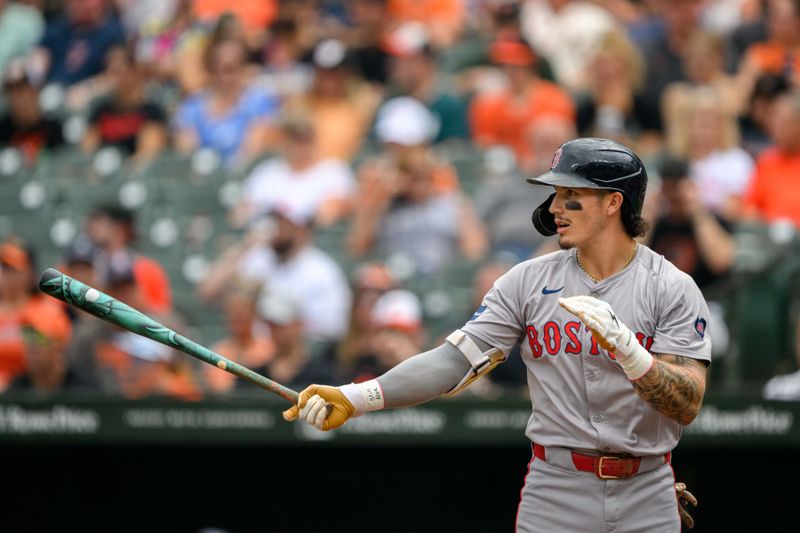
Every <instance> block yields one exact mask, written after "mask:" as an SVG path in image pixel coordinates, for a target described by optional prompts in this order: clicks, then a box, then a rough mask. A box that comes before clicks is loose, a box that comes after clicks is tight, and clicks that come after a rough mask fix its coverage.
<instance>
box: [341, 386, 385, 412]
mask: <svg viewBox="0 0 800 533" xmlns="http://www.w3.org/2000/svg"><path fill="white" fill-rule="evenodd" d="M339 390H340V391H342V394H344V395H345V396H346V397H347V399H348V400H350V403H352V404H353V407H354V408H355V410H356V413H355V414H356V416H357V415H360V414H361V413H367V412H369V411H379V410H380V409H383V389H381V385H380V383H378V380H377V379H371V380H369V381H365V382H364V383H348V384H347V385H342V386H341V387H339Z"/></svg>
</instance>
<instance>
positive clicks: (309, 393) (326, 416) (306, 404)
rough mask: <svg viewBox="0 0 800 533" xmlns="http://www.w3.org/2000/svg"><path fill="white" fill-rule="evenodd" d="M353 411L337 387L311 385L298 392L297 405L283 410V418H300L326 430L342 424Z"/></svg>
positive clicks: (351, 405)
mask: <svg viewBox="0 0 800 533" xmlns="http://www.w3.org/2000/svg"><path fill="white" fill-rule="evenodd" d="M328 406H330V407H328ZM355 411H356V409H355V407H353V404H352V403H350V400H348V399H347V397H346V396H345V395H344V394H343V393H342V391H341V390H339V387H330V386H327V385H311V386H310V387H308V388H306V389H305V390H303V391H302V392H301V393H300V396H299V397H298V399H297V405H293V406H292V407H290V408H289V409H287V410H286V411H284V412H283V418H284V420H288V421H290V422H291V421H292V420H296V419H298V418H300V419H301V420H304V421H305V422H307V423H308V424H310V425H312V426H314V427H315V428H317V429H320V430H322V431H328V430H329V429H336V428H338V427H339V426H342V425H343V424H344V423H345V422H347V421H348V420H349V419H350V417H352V416H353V415H354V414H355Z"/></svg>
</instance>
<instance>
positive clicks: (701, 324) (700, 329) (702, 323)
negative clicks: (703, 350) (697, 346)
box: [694, 318, 706, 339]
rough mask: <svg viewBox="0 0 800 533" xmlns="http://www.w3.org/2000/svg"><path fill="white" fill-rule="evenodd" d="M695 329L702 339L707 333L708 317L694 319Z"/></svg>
mask: <svg viewBox="0 0 800 533" xmlns="http://www.w3.org/2000/svg"><path fill="white" fill-rule="evenodd" d="M694 331H695V333H697V334H698V335H700V338H701V339H702V338H703V337H705V335H706V319H705V318H698V319H697V320H695V321H694Z"/></svg>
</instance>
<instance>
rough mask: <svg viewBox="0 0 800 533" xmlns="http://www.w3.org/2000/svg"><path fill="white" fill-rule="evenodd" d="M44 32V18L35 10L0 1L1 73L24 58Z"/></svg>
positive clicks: (17, 3) (8, 1)
mask: <svg viewBox="0 0 800 533" xmlns="http://www.w3.org/2000/svg"><path fill="white" fill-rule="evenodd" d="M43 32H44V18H43V17H42V14H41V13H40V12H39V11H38V10H37V9H35V8H33V7H31V6H27V5H25V4H22V3H20V2H13V1H11V0H0V72H5V71H6V68H7V67H8V65H9V64H10V62H11V61H12V60H15V59H17V58H20V57H23V56H24V55H25V53H27V52H28V50H30V49H31V48H32V47H33V46H34V45H35V44H36V43H38V42H39V39H40V38H41V36H42V33H43Z"/></svg>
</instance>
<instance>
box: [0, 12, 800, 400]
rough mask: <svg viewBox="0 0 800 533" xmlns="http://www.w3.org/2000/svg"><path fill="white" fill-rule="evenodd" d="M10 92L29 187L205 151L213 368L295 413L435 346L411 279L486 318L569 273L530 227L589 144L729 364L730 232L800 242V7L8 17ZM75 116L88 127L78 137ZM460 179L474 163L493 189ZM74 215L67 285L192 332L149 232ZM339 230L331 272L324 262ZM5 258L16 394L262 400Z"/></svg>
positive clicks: (493, 378)
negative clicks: (548, 260) (625, 192)
mask: <svg viewBox="0 0 800 533" xmlns="http://www.w3.org/2000/svg"><path fill="white" fill-rule="evenodd" d="M0 72H2V92H0V101H2V103H0V106H2V107H1V109H2V111H1V114H2V118H0V149H14V150H16V151H18V153H19V154H21V157H22V160H23V161H24V164H25V165H28V166H29V167H30V168H35V166H36V164H37V162H38V161H40V160H41V159H42V158H43V157H46V156H47V155H48V154H52V153H55V152H58V151H59V150H64V149H77V150H80V151H82V152H84V153H85V154H94V153H97V152H98V151H99V150H101V149H103V148H106V147H114V148H115V149H117V150H119V151H120V152H121V153H122V154H123V156H124V164H125V165H127V166H129V168H132V169H139V171H141V172H147V168H148V165H149V164H151V163H152V162H153V161H155V160H157V159H158V158H159V157H162V156H163V155H164V154H166V153H177V154H185V155H192V154H196V153H198V152H199V151H201V150H205V151H207V152H210V153H214V154H215V155H216V156H217V157H218V158H219V161H220V162H221V164H222V165H223V166H224V168H225V169H227V171H229V172H230V173H231V174H232V175H233V174H236V175H239V176H242V179H241V191H240V194H239V196H238V200H237V201H235V202H233V204H232V205H231V207H230V209H229V212H227V213H225V216H226V219H227V223H229V224H230V225H231V226H232V227H236V228H239V229H240V230H241V233H240V238H239V239H238V241H237V242H233V243H231V244H230V245H229V246H228V247H227V248H226V249H225V250H223V251H222V252H221V253H219V254H218V256H217V257H215V258H214V261H213V263H212V264H210V265H209V267H208V268H207V269H206V270H205V271H204V272H203V275H202V276H201V277H200V278H199V279H198V280H197V284H196V286H195V287H194V289H193V290H195V291H196V294H195V296H196V298H197V301H198V302H202V303H204V304H208V305H215V306H218V308H219V309H220V310H221V311H222V313H223V316H224V317H225V329H224V332H225V333H224V335H223V336H221V337H220V338H218V339H215V342H214V344H213V346H212V347H213V349H215V350H216V351H217V352H219V353H220V354H222V355H224V356H226V357H228V358H230V359H232V360H235V361H237V362H239V363H241V364H243V365H245V366H248V367H249V368H251V369H253V370H255V371H257V372H260V373H262V374H264V375H266V376H268V377H270V378H272V379H274V380H276V381H278V382H280V383H283V384H285V385H287V386H289V387H293V388H297V389H299V388H302V387H303V386H305V385H308V384H310V383H313V382H324V383H337V384H338V383H344V382H349V381H353V380H355V381H361V380H366V379H371V378H372V377H375V376H376V375H379V374H380V373H382V372H384V371H386V370H387V369H388V368H391V367H392V366H394V365H395V364H397V363H398V362H400V361H402V360H403V359H405V358H407V357H409V356H411V355H414V354H416V353H419V352H420V351H424V350H426V349H428V348H430V347H432V346H434V345H435V344H437V343H439V342H441V340H442V332H441V331H434V330H433V329H432V328H431V327H430V324H429V323H428V322H427V321H426V316H427V315H426V310H425V306H424V305H423V304H424V303H425V302H424V298H423V297H424V296H425V295H424V294H420V293H419V291H414V290H411V289H410V287H408V286H406V284H405V283H404V280H406V279H408V278H409V272H412V273H413V275H414V276H416V277H417V278H421V279H437V278H441V277H442V276H447V275H449V273H450V272H451V271H452V269H453V268H454V265H455V266H457V265H459V264H470V265H475V268H474V269H473V270H472V271H470V275H471V277H470V279H469V280H468V282H467V286H466V287H465V288H466V289H467V290H468V292H469V297H468V300H469V303H468V305H469V306H471V308H472V309H474V308H477V306H478V305H480V301H481V299H482V296H483V294H484V293H485V292H486V291H487V290H488V289H489V288H490V287H491V285H492V283H493V282H494V281H495V280H496V279H497V277H499V276H500V275H502V274H503V273H504V272H505V271H506V270H507V269H508V268H510V267H511V266H513V265H514V264H516V263H517V262H519V261H524V260H526V259H529V258H531V257H535V256H537V255H539V254H542V253H546V252H548V251H552V250H554V249H556V248H557V244H556V243H555V242H554V241H553V240H552V238H543V237H541V236H540V235H538V233H536V231H535V230H534V229H533V227H532V226H531V223H530V215H531V212H532V210H533V208H534V207H535V206H536V205H539V204H540V203H541V202H542V201H543V200H544V199H545V198H546V196H547V195H548V191H546V190H543V189H544V188H538V187H532V186H529V185H527V184H526V183H525V181H524V178H525V177H527V176H530V175H534V174H537V173H541V172H543V171H546V170H547V169H548V168H549V167H550V164H551V161H552V157H553V154H554V152H555V150H556V149H557V148H558V146H559V145H560V144H561V143H563V142H565V141H567V140H569V139H572V138H575V137H578V136H594V137H605V138H611V139H615V140H618V141H620V142H622V143H624V144H626V145H628V146H631V147H632V148H633V149H634V150H636V151H637V153H639V154H640V156H641V157H642V159H643V160H644V162H645V164H646V166H647V168H648V173H649V175H650V185H649V187H648V195H647V200H646V205H645V213H644V215H645V218H647V219H648V220H649V221H650V230H649V231H648V233H647V235H646V236H645V237H643V238H642V242H643V243H645V244H647V245H649V246H650V247H652V248H653V249H654V250H655V251H656V252H658V253H661V254H663V255H664V256H666V257H667V258H668V259H669V260H671V261H672V262H673V263H674V264H675V265H676V266H678V267H679V268H680V269H682V270H683V271H685V272H687V273H689V274H690V275H691V276H692V277H693V278H694V279H695V281H696V282H697V284H698V285H699V287H700V288H701V290H703V291H704V292H705V291H706V290H709V293H708V295H709V296H708V297H709V300H710V305H711V308H712V312H713V314H714V316H713V317H712V329H711V330H710V331H712V333H713V334H714V335H715V338H714V343H715V353H716V355H717V356H720V357H724V355H725V352H726V350H727V349H728V346H729V341H730V339H729V336H728V333H727V331H726V324H725V318H724V311H723V310H722V309H721V306H720V305H718V304H717V302H715V301H714V299H713V294H714V293H713V292H711V290H710V289H711V288H713V287H718V286H719V285H720V284H721V283H724V282H725V280H726V279H727V277H728V276H729V275H730V274H731V271H732V269H733V268H734V263H735V259H736V240H735V238H734V237H735V232H736V230H737V228H738V227H740V226H741V225H742V224H762V225H769V224H782V225H783V227H789V228H792V230H793V231H794V230H796V228H797V227H800V0H518V1H514V0H432V1H427V2H421V1H415V0H350V1H345V0H338V1H337V0H284V1H278V0H238V1H237V2H234V3H232V4H229V3H227V2H221V1H218V0H19V1H11V0H0ZM54 102H55V103H54ZM56 108H57V109H58V110H59V112H58V113H54V112H52V111H53V109H56ZM65 116H78V117H83V119H84V124H85V127H83V128H82V129H80V130H79V135H77V137H76V135H75V130H74V128H70V127H68V126H69V124H67V121H66V120H65V118H64V117H65ZM453 154H462V155H464V156H470V155H472V156H474V155H475V154H480V155H481V158H480V159H478V158H475V161H481V165H480V168H479V169H477V170H478V172H479V174H480V175H479V176H478V177H477V179H470V180H468V179H467V177H466V176H465V175H464V172H465V168H464V166H463V165H462V166H458V165H455V164H454V163H453ZM476 165H477V163H476ZM467 170H469V169H467ZM82 217H83V220H84V223H83V227H82V228H81V230H82V231H80V232H79V234H78V235H77V237H75V238H74V239H73V240H72V242H70V243H69V244H68V245H67V246H65V247H64V249H63V250H60V251H59V252H60V253H61V263H60V267H61V268H62V269H63V270H64V271H65V272H66V273H67V274H69V275H71V276H73V277H74V278H76V279H78V280H81V281H84V282H85V283H88V284H90V285H92V286H93V287H97V288H98V289H100V290H103V291H104V292H107V293H108V294H110V295H112V296H114V297H116V298H118V299H120V300H122V301H124V302H126V303H128V304H129V305H131V306H133V307H135V308H137V309H140V310H142V311H144V312H146V313H148V314H149V315H151V316H153V317H154V318H155V319H156V320H158V321H160V322H162V323H163V324H165V325H167V326H169V327H172V328H173V329H175V330H177V331H185V330H186V328H187V327H190V326H191V325H192V324H188V323H187V320H186V317H185V316H182V314H181V313H180V312H179V310H177V309H176V306H175V305H174V298H173V297H174V294H173V284H172V280H171V279H170V277H169V275H168V274H167V269H166V268H165V265H163V264H161V263H160V262H159V261H158V260H156V259H154V258H153V257H150V256H148V254H146V253H143V252H142V251H141V250H139V249H138V248H137V239H138V235H137V232H136V219H135V217H136V214H135V213H134V212H132V211H131V210H130V209H128V208H126V207H123V206H120V205H116V204H108V205H96V206H93V207H92V208H91V209H90V210H87V212H86V213H82ZM330 228H344V238H343V239H342V244H341V246H342V249H341V250H339V252H340V254H339V255H337V254H331V253H330V250H325V249H323V248H322V247H320V246H317V244H316V241H315V237H317V236H318V235H319V234H320V232H323V231H325V230H326V229H330ZM4 237H5V238H4V241H3V242H2V244H1V245H0V391H14V390H36V391H40V392H42V393H49V392H59V391H63V390H71V389H75V390H78V389H85V390H91V391H97V392H100V393H103V394H111V395H121V396H124V397H128V398H140V397H143V396H149V395H167V396H172V397H177V398H183V399H199V398H203V397H208V396H215V395H228V394H234V393H237V392H239V391H243V390H247V389H251V390H255V389H254V388H253V386H252V385H250V384H248V383H245V382H243V381H241V380H237V379H236V378H234V377H233V376H232V375H230V374H227V373H225V372H223V371H220V370H219V369H216V368H213V367H211V366H208V365H202V364H195V363H196V361H194V360H192V359H191V358H189V357H188V356H186V355H183V354H180V353H177V352H175V351H174V350H171V349H169V348H167V347H165V346H162V345H159V344H157V343H155V342H152V341H148V340H147V339H143V338H142V337H140V336H137V335H134V334H132V333H129V332H125V331H122V330H119V329H117V328H115V327H113V326H110V325H108V324H106V323H104V322H102V321H100V320H97V319H95V318H93V317H90V316H88V315H85V314H83V313H79V312H76V311H74V310H73V309H71V308H67V307H65V306H63V305H62V304H60V303H59V302H57V301H55V300H53V299H51V298H49V297H46V296H43V295H42V294H40V293H39V292H38V291H37V289H36V283H37V280H38V274H39V273H40V270H41V269H42V268H43V267H45V266H47V265H41V264H38V263H37V253H38V252H41V251H42V250H41V248H42V247H43V246H46V245H45V244H44V243H39V242H25V241H24V240H23V239H20V238H18V237H17V236H14V235H8V236H4ZM340 257H347V258H348V262H347V264H343V262H342V261H341V260H340ZM453 312H455V313H457V312H460V310H457V309H456V310H455V311H453ZM471 312H472V311H471V310H465V312H464V313H465V314H464V316H454V317H450V318H451V319H452V320H451V322H452V323H455V324H457V323H458V322H459V321H461V322H462V323H463V321H466V320H467V319H468V318H469V316H470V314H471ZM798 353H800V350H798ZM482 382H483V383H480V382H479V383H477V384H476V385H475V386H474V387H473V388H472V391H471V392H470V394H487V395H491V394H497V393H498V391H507V390H527V389H526V385H525V382H526V373H525V369H524V367H523V366H522V363H521V361H519V357H518V356H512V358H511V359H510V360H509V361H508V362H507V363H505V364H504V365H501V366H500V367H499V368H498V369H496V370H495V371H494V372H493V373H492V374H491V375H490V376H489V378H488V379H486V380H482ZM798 395H800V387H798Z"/></svg>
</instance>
